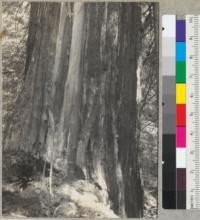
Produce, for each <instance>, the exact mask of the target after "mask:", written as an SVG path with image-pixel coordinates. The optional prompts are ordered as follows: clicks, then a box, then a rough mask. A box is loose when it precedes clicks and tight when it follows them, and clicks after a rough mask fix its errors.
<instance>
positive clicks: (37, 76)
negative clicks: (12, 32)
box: [4, 3, 143, 217]
mask: <svg viewBox="0 0 200 220" xmlns="http://www.w3.org/2000/svg"><path fill="white" fill-rule="evenodd" d="M71 10H72V4H67V3H62V4H60V3H32V10H31V11H32V12H31V18H30V19H31V20H30V24H31V25H30V29H29V39H28V44H27V45H28V47H27V48H29V49H28V51H27V53H28V54H29V55H28V57H27V63H26V80H25V86H24V90H23V92H22V94H21V96H20V98H19V100H18V104H17V106H16V114H15V115H14V118H13V123H12V126H10V129H9V131H8V133H7V136H6V138H5V139H4V150H5V151H8V150H11V149H12V150H18V149H22V150H25V151H29V152H31V153H32V154H33V155H34V156H35V157H39V156H42V157H43V158H44V159H45V160H48V161H52V156H51V155H49V153H48V152H49V150H50V152H52V151H53V155H54V156H53V158H54V159H53V163H54V162H55V163H56V161H58V160H59V161H60V160H62V161H63V163H62V164H63V166H62V167H61V169H62V170H63V172H64V173H65V175H66V177H71V176H73V177H74V178H79V176H78V172H77V170H81V171H82V173H83V174H84V178H85V179H88V180H90V181H93V182H94V183H95V184H98V185H99V187H100V188H101V189H102V190H103V191H104V192H105V201H104V202H105V203H108V201H110V202H111V208H112V209H113V210H114V212H115V213H116V214H118V215H119V216H122V217H125V216H127V217H141V216H142V215H143V190H142V186H141V180H140V173H139V166H138V148H137V144H136V115H137V104H136V90H137V73H136V71H137V59H138V57H139V54H138V53H139V50H140V48H139V46H138V45H140V44H139V37H138V36H139V35H138V33H139V28H140V27H139V23H138V22H139V19H140V7H139V6H138V4H136V3H74V5H73V10H72V13H71ZM33 24H35V25H34V26H33ZM30 48H31V49H30ZM48 112H51V113H52V118H53V121H54V126H53V129H52V126H50V125H49V124H50V122H49V116H48V115H49V113H48ZM19 128H20V129H19ZM52 132H53V134H52ZM50 135H51V136H53V140H54V141H53V146H52V147H51V148H49V147H50V146H49V144H48V141H47V140H48V139H49V138H50V137H49V136H50Z"/></svg>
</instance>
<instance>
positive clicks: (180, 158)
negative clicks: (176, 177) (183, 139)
mask: <svg viewBox="0 0 200 220" xmlns="http://www.w3.org/2000/svg"><path fill="white" fill-rule="evenodd" d="M176 168H186V148H176Z"/></svg>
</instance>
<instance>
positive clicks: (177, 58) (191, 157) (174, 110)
mask: <svg viewBox="0 0 200 220" xmlns="http://www.w3.org/2000/svg"><path fill="white" fill-rule="evenodd" d="M199 64H200V16H195V15H186V17H185V18H184V19H177V17H176V16H175V15H164V16H163V17H162V84H163V97H162V99H163V103H162V105H163V117H162V124H163V136H162V137H163V144H162V145H163V146H162V151H163V164H162V166H163V169H162V170H163V172H162V175H163V176H162V184H163V195H162V198H163V208H166V209H199V208H200V139H199V136H200V125H199V120H200V119H199V118H200V84H199V83H200V66H199Z"/></svg>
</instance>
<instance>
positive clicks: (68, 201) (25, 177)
mask: <svg viewBox="0 0 200 220" xmlns="http://www.w3.org/2000/svg"><path fill="white" fill-rule="evenodd" d="M4 158H5V159H4V164H3V173H4V175H3V192H2V211H3V215H4V216H12V217H80V218H81V217H87V218H118V216H117V215H116V214H114V212H113V211H112V209H111V208H110V204H109V202H108V201H106V200H105V198H106V196H105V195H106V194H105V193H106V192H105V191H104V190H102V189H100V188H98V187H97V186H96V185H95V184H94V183H92V182H90V181H87V180H80V179H79V180H78V179H73V180H72V179H69V180H66V181H63V177H62V175H61V174H60V173H55V175H54V178H53V180H52V181H53V185H52V189H53V194H52V195H51V194H50V187H49V177H48V176H46V177H45V176H42V172H39V173H38V172H35V170H32V167H34V164H36V163H37V165H38V167H37V169H39V167H40V165H39V163H40V161H39V160H35V161H33V160H34V159H33V158H31V156H30V155H26V154H25V153H23V152H18V153H14V152H12V153H11V152H9V153H4ZM22 158H23V159H22ZM39 171H40V170H39Z"/></svg>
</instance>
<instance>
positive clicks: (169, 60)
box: [162, 57, 176, 76]
mask: <svg viewBox="0 0 200 220" xmlns="http://www.w3.org/2000/svg"><path fill="white" fill-rule="evenodd" d="M175 68H176V65H175V57H162V75H163V76H175V74H176V69H175Z"/></svg>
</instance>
